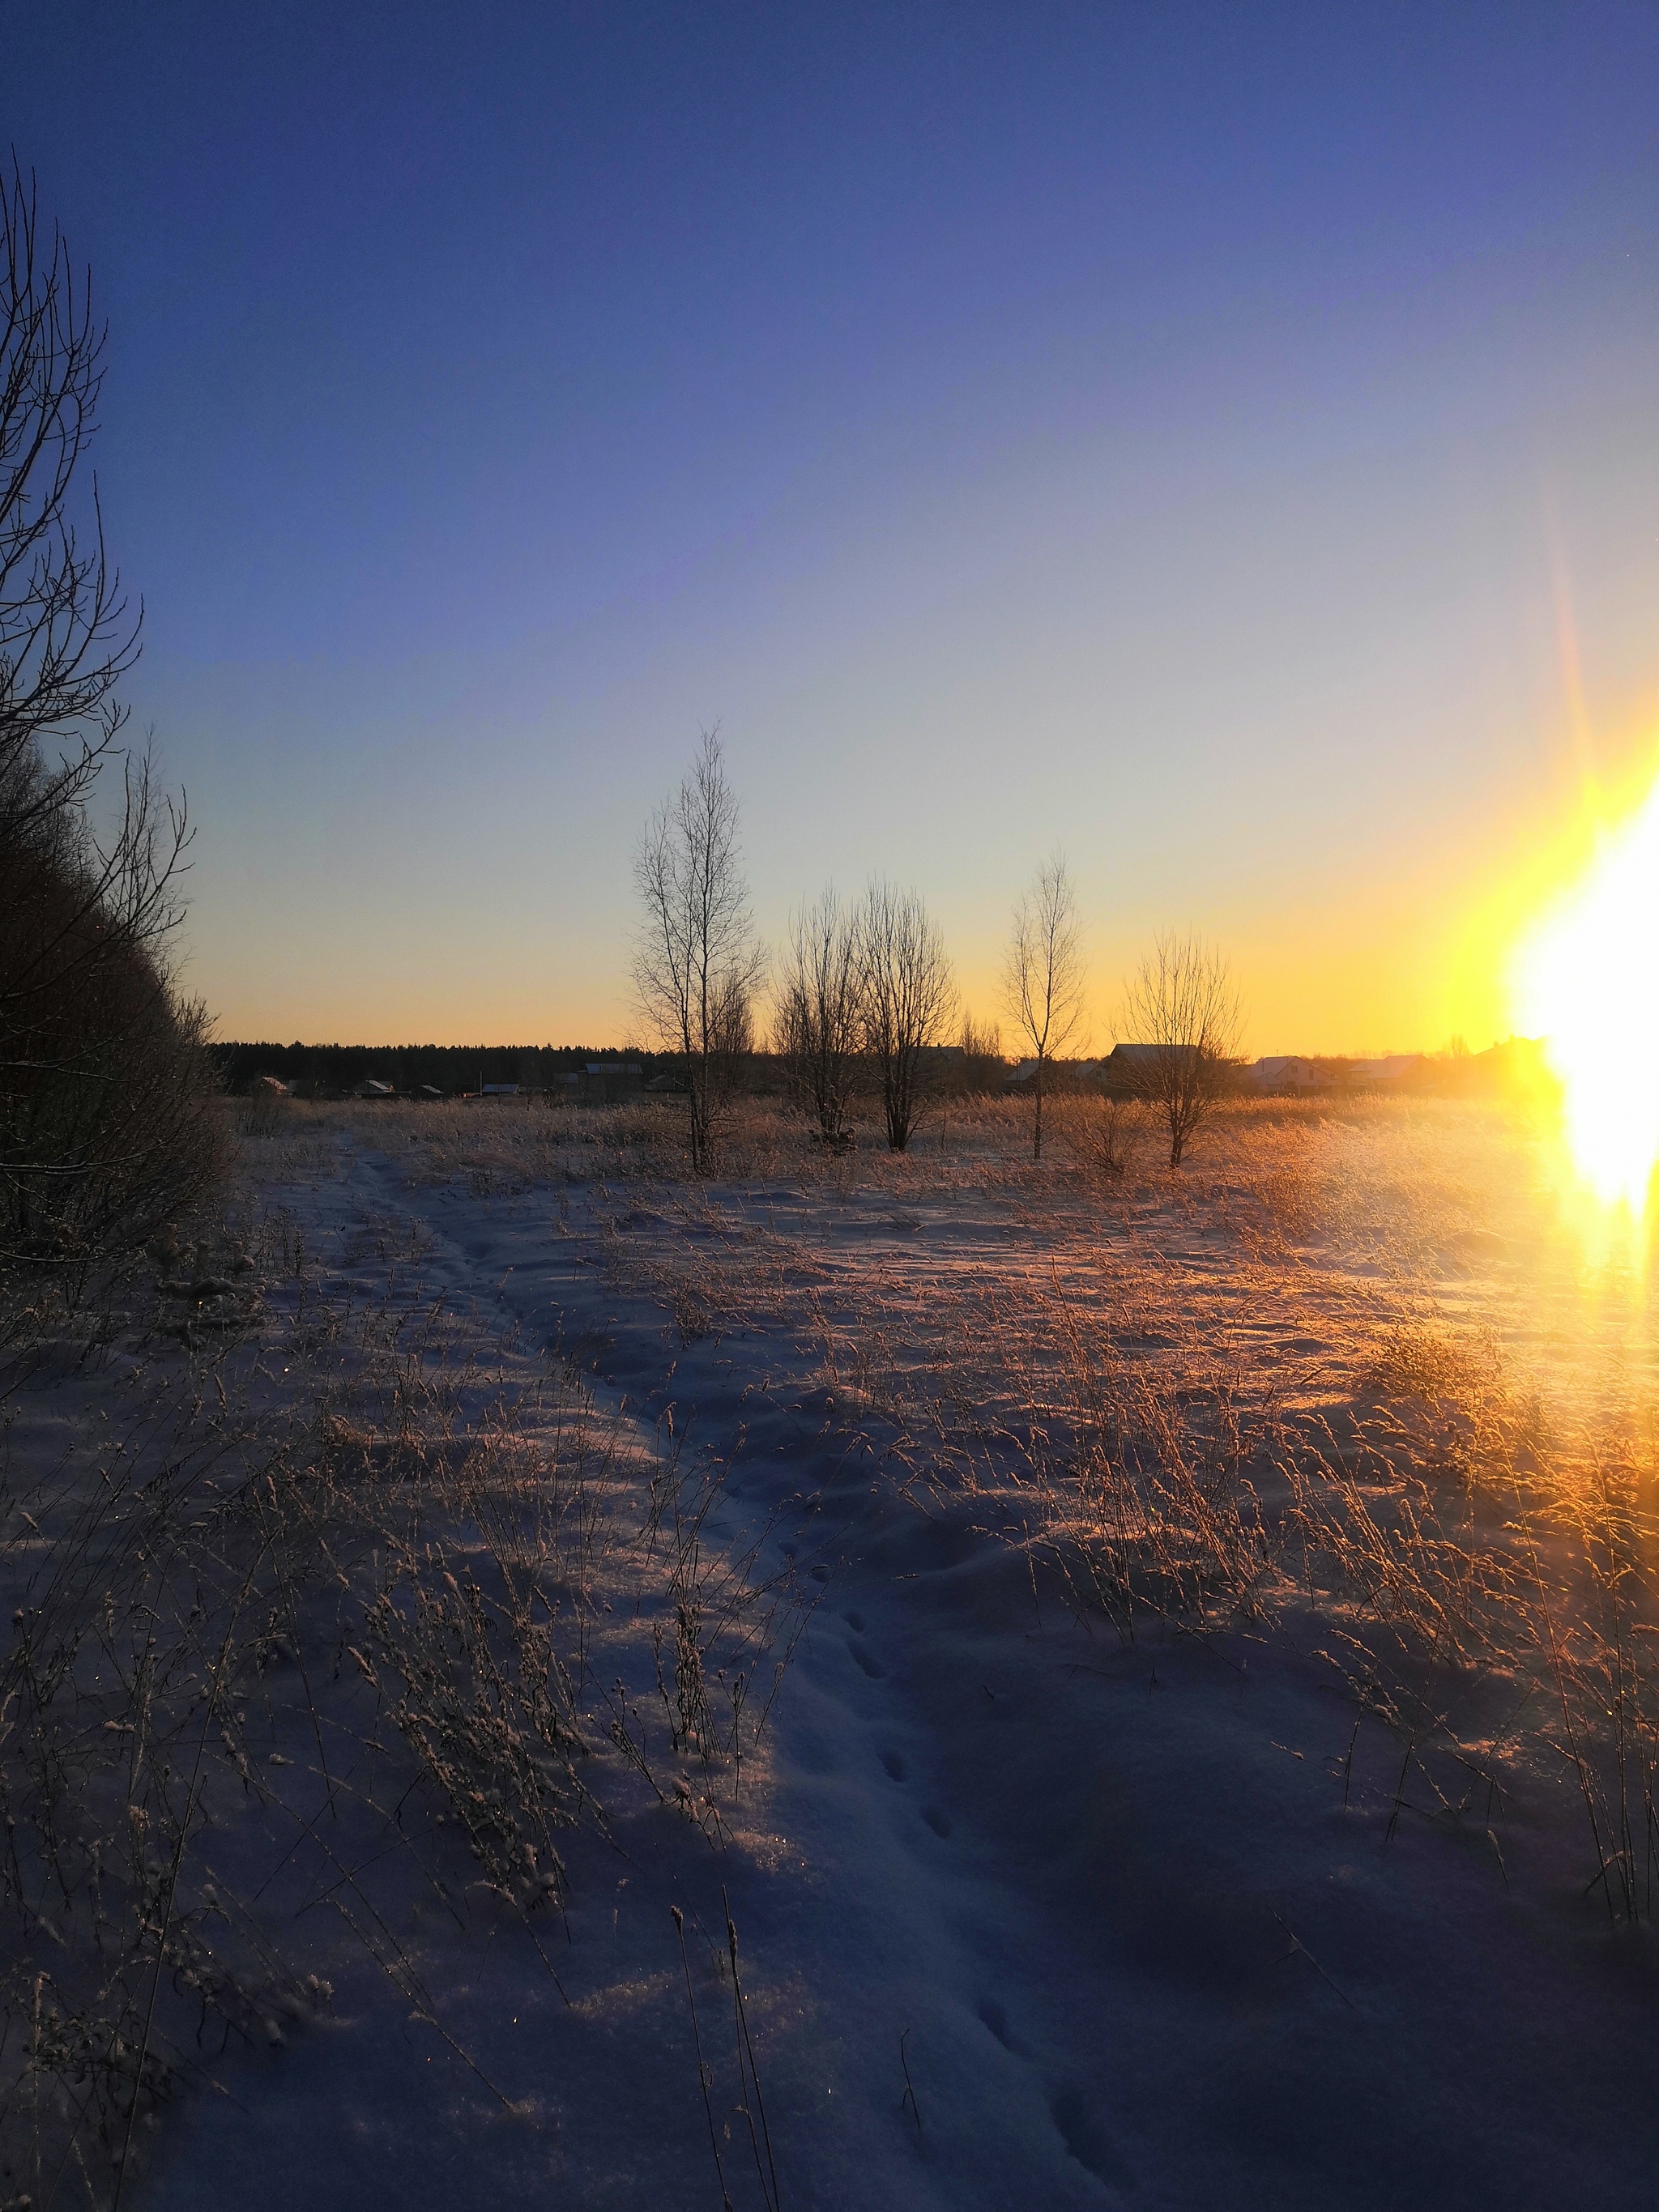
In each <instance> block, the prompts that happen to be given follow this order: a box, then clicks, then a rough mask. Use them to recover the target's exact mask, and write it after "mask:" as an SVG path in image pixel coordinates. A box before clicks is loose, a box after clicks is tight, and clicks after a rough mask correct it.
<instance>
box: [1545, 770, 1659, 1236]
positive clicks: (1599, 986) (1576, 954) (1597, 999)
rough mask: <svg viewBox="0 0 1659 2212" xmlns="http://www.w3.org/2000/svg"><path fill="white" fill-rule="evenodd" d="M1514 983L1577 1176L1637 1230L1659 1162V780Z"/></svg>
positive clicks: (1556, 914) (1600, 846)
mask: <svg viewBox="0 0 1659 2212" xmlns="http://www.w3.org/2000/svg"><path fill="white" fill-rule="evenodd" d="M1515 983H1516V1014H1517V1018H1518V1022H1519V1025H1520V1026H1521V1028H1522V1029H1523V1030H1527V1031H1528V1032H1530V1033H1531V1034H1532V1035H1533V1036H1542V1037H1543V1039H1544V1041H1545V1051H1546V1053H1547V1057H1548V1059H1549V1061H1550V1065H1551V1066H1552V1067H1553V1069H1554V1071H1555V1073H1556V1074H1557V1076H1558V1077H1559V1079H1560V1083H1561V1087H1562V1112H1563V1116H1564V1120H1565V1135H1566V1139H1567V1143H1568V1145H1569V1147H1570V1148H1571V1154H1572V1158H1573V1162H1574V1164H1575V1165H1576V1167H1577V1170H1578V1173H1579V1174H1580V1175H1581V1176H1583V1180H1584V1182H1586V1183H1587V1184H1588V1185H1589V1188H1591V1189H1592V1190H1593V1191H1594V1192H1595V1194H1596V1196H1597V1197H1598V1198H1600V1199H1601V1201H1602V1202H1603V1204H1604V1205H1607V1206H1625V1207H1628V1208H1629V1210H1630V1212H1631V1214H1632V1216H1633V1217H1634V1218H1637V1219H1640V1218H1641V1217H1642V1215H1643V1214H1644V1212H1645V1210H1646V1207H1647V1205H1648V1200H1649V1195H1650V1184H1651V1182H1652V1179H1653V1171H1654V1164H1655V1160H1656V1158H1659V778H1656V780H1655V781H1654V782H1653V784H1652V786H1651V787H1650V789H1649V791H1648V793H1647V796H1646V798H1645V799H1644V800H1643V801H1642V803H1641V804H1640V805H1638V807H1637V808H1636V810H1635V811H1634V812H1633V813H1632V814H1631V816H1630V817H1628V819H1627V820H1626V821H1625V822H1624V823H1622V824H1621V825H1620V827H1619V828H1618V829H1613V830H1611V831H1607V832H1604V833H1603V834H1602V835H1601V836H1600V837H1599V838H1598V840H1597V842H1596V848H1595V854H1594V855H1593V857H1592V859H1591V860H1590V862H1589V866H1587V867H1586V868H1585V869H1584V871H1583V874H1582V875H1581V876H1580V877H1579V878H1578V879H1577V881H1576V882H1575V883H1574V884H1572V885H1571V887H1570V889H1569V890H1568V891H1567V892H1566V894H1565V896H1564V897H1563V898H1561V899H1560V900H1559V902H1557V903H1556V904H1555V905H1554V906H1553V908H1551V909H1550V911H1549V912H1548V913H1547V915H1546V916H1545V917H1544V919H1543V920H1542V921H1541V922H1540V923H1539V924H1538V925H1537V927H1535V928H1534V930H1533V931H1532V933H1530V935H1529V936H1528V937H1527V938H1526V939H1523V941H1522V945H1521V946H1520V949H1519V951H1518V953H1517V955H1516V967H1515Z"/></svg>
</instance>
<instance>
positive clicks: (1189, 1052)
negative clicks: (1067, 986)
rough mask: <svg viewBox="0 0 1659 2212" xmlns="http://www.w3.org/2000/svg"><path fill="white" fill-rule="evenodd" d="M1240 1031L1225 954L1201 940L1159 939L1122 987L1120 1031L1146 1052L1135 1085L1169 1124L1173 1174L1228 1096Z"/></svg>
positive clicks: (1134, 1072)
mask: <svg viewBox="0 0 1659 2212" xmlns="http://www.w3.org/2000/svg"><path fill="white" fill-rule="evenodd" d="M1242 1026H1243V1015H1242V1012H1241V1010H1240V1006H1239V1000H1238V994H1237V990H1236V988H1235V987H1234V984H1233V980H1232V974H1231V969H1229V968H1228V965H1227V963H1226V962H1225V959H1223V957H1221V955H1220V954H1219V953H1218V952H1217V951H1213V950H1212V948H1211V947H1210V946H1208V945H1206V944H1205V942H1204V940H1203V939H1202V938H1200V937H1196V936H1191V935H1188V936H1186V937H1176V936H1173V935H1166V936H1163V937H1160V938H1159V939H1158V940H1157V942H1156V943H1155V944H1154V945H1153V947H1152V951H1150V952H1149V953H1148V954H1147V955H1146V958H1145V959H1144V960H1143V961H1142V962H1141V963H1140V966H1139V969H1138V970H1137V972H1136V974H1135V975H1134V976H1133V978H1132V979H1131V981H1130V982H1129V984H1128V986H1127V988H1126V990H1125V993H1124V1000H1123V1027H1124V1030H1125V1031H1126V1033H1127V1036H1131V1037H1133V1039H1134V1040H1135V1042H1137V1043H1138V1044H1139V1045H1140V1046H1141V1048H1142V1049H1141V1051H1140V1052H1139V1053H1138V1054H1136V1055H1135V1057H1134V1059H1133V1061H1132V1062H1131V1080H1132V1083H1133V1089H1134V1093H1135V1095H1136V1096H1137V1097H1139V1098H1142V1099H1144V1100H1145V1101H1146V1103H1147V1104H1148V1105H1149V1106H1150V1107H1151V1108H1152V1111H1153V1113H1154V1114H1155V1115H1157V1117H1158V1120H1159V1121H1161V1122H1162V1123H1163V1125H1164V1132H1165V1133H1166V1134H1167V1136H1168V1137H1169V1139H1170V1167H1171V1168H1172V1169H1173V1168H1178V1167H1179V1166H1180V1165H1181V1163H1182V1158H1184V1156H1185V1154H1186V1152H1187V1149H1188V1146H1189V1145H1190V1144H1191V1142H1192V1140H1193V1138H1194V1135H1195V1134H1196V1133H1197V1132H1198V1130H1199V1129H1200V1127H1202V1126H1203V1124H1204V1122H1205V1121H1207V1120H1208V1118H1209V1116H1210V1115H1211V1114H1212V1112H1213V1111H1214V1109H1215V1107H1216V1105H1217V1103H1218V1101H1219V1100H1220V1099H1222V1098H1224V1097H1225V1096H1226V1095H1227V1092H1228V1090H1229V1089H1230V1087H1231V1081H1232V1062H1233V1059H1234V1056H1235V1054H1237V1049H1238V1039H1239V1032H1240V1030H1241V1028H1242Z"/></svg>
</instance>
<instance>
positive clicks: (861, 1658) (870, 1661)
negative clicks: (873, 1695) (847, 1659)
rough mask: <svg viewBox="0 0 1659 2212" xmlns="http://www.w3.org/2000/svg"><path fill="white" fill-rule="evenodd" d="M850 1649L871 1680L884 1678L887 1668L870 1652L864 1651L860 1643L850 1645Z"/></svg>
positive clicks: (875, 1680)
mask: <svg viewBox="0 0 1659 2212" xmlns="http://www.w3.org/2000/svg"><path fill="white" fill-rule="evenodd" d="M851 1650H852V1654H853V1656H854V1659H856V1660H857V1661H858V1662H859V1664H860V1667H862V1668H863V1669H864V1671H865V1673H866V1674H867V1675H868V1676H869V1677H870V1680H872V1682H879V1681H881V1680H884V1677H885V1675H886V1673H887V1669H886V1668H884V1666H882V1665H881V1663H880V1662H879V1661H878V1660H877V1659H876V1658H875V1657H874V1656H873V1655H872V1653H870V1652H868V1651H866V1650H865V1648H864V1646H863V1645H862V1644H854V1645H852V1646H851Z"/></svg>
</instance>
